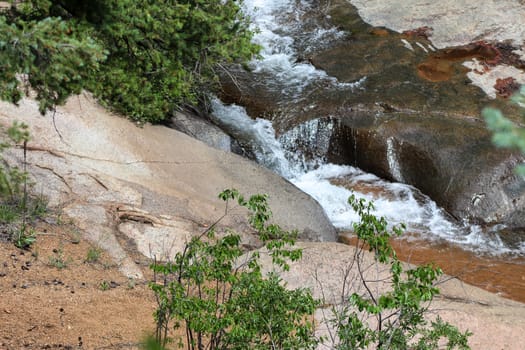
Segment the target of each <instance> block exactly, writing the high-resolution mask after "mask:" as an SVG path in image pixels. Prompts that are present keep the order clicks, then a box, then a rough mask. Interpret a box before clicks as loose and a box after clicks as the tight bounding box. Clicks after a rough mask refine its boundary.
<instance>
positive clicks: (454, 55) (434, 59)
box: [417, 41, 502, 82]
mask: <svg viewBox="0 0 525 350" xmlns="http://www.w3.org/2000/svg"><path fill="white" fill-rule="evenodd" d="M472 58H477V59H479V60H481V61H482V62H483V63H484V64H485V65H486V66H493V65H496V64H498V63H500V62H501V61H502V54H501V52H500V51H499V50H498V48H497V47H495V46H493V45H491V44H489V43H486V42H484V41H478V42H475V43H472V44H468V45H463V46H458V47H453V48H449V49H444V50H440V51H438V52H436V53H433V54H431V55H429V56H428V58H427V59H426V60H425V61H424V62H422V63H421V64H419V65H418V66H417V73H418V75H419V76H420V77H421V78H423V79H425V80H429V81H432V82H439V81H446V80H449V79H450V78H451V77H452V75H453V73H454V67H453V64H454V63H455V62H459V61H465V60H469V59H472Z"/></svg>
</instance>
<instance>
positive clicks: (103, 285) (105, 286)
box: [98, 281, 111, 291]
mask: <svg viewBox="0 0 525 350" xmlns="http://www.w3.org/2000/svg"><path fill="white" fill-rule="evenodd" d="M98 287H99V289H100V290H101V291H106V290H109V289H110V288H111V285H110V284H109V282H108V281H102V282H100V285H99V286H98Z"/></svg>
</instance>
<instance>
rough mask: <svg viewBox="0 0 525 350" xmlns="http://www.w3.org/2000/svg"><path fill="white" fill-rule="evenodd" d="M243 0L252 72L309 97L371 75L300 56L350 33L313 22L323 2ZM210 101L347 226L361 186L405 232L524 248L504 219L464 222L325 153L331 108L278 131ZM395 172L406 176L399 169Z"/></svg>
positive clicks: (392, 156) (519, 251)
mask: <svg viewBox="0 0 525 350" xmlns="http://www.w3.org/2000/svg"><path fill="white" fill-rule="evenodd" d="M244 6H245V9H244V11H245V12H246V13H247V14H248V15H249V16H250V18H251V19H252V21H253V27H254V29H255V28H256V29H257V34H256V36H255V38H254V41H255V42H256V43H258V44H259V45H261V47H262V53H261V58H259V59H257V60H254V61H252V62H251V63H250V66H251V69H252V73H253V74H256V75H257V74H259V75H260V76H261V80H265V81H267V83H268V84H273V85H272V86H273V87H274V88H275V89H279V91H280V93H282V94H283V95H285V96H286V97H287V99H288V100H291V101H293V100H301V99H304V97H303V96H301V93H302V92H303V91H304V90H305V89H306V88H307V87H308V86H309V85H312V84H318V83H319V82H320V81H322V82H323V83H324V84H331V85H333V86H334V87H335V88H340V89H345V90H347V91H348V93H352V90H353V89H356V88H359V87H360V84H361V83H362V82H363V81H364V80H366V77H362V78H361V79H360V80H359V81H356V82H355V83H351V84H349V83H340V82H338V81H337V79H335V78H333V77H330V76H329V75H327V74H326V72H324V71H321V70H318V69H316V68H315V67H314V66H312V65H311V64H309V63H307V62H302V61H300V60H299V59H298V57H299V56H301V55H304V54H305V53H307V52H308V51H309V50H312V49H313V48H319V46H326V45H330V43H331V42H332V41H333V40H336V39H337V38H340V37H342V36H344V35H345V34H344V33H342V32H340V31H338V30H337V29H336V28H331V27H328V26H326V25H322V24H321V23H319V22H315V23H313V24H312V23H310V22H312V19H311V16H307V15H306V14H307V13H309V12H312V11H313V10H315V11H316V12H319V11H321V12H322V9H316V8H315V6H319V5H318V3H317V2H315V1H311V0H295V1H294V0H245V2H244ZM212 108H213V111H214V116H215V118H216V122H217V123H219V124H221V126H222V127H223V128H225V129H227V130H228V132H229V133H231V134H232V135H233V136H234V137H236V138H237V139H238V140H239V141H240V142H241V143H242V144H243V145H244V146H245V147H246V148H248V149H250V151H251V152H252V153H253V154H254V155H255V157H256V160H257V161H258V162H259V163H260V164H262V165H264V166H266V167H268V168H269V169H272V170H273V171H275V172H277V173H278V174H280V175H281V176H283V177H285V178H287V179H288V180H290V181H291V182H292V183H294V184H295V185H296V186H297V187H299V188H300V189H302V190H303V191H305V192H306V193H308V194H310V195H311V196H312V197H314V198H315V199H316V200H317V201H318V202H319V203H320V204H321V206H322V207H323V208H324V210H325V212H326V213H327V215H328V217H329V218H330V220H331V221H332V223H333V224H334V225H335V226H336V227H337V228H339V229H340V230H342V231H344V230H349V229H351V227H352V223H353V222H355V220H356V219H357V217H356V214H355V213H354V212H353V210H352V209H351V207H350V206H349V205H348V203H347V199H348V197H349V196H350V195H351V194H352V193H355V194H356V196H357V197H358V198H365V199H367V200H372V201H373V202H374V206H375V208H376V213H377V215H380V216H385V217H386V218H387V220H388V222H389V223H390V224H400V223H404V224H405V225H406V226H407V232H410V233H411V235H409V236H407V237H412V238H414V237H418V238H424V239H426V240H433V241H438V242H439V241H442V240H445V241H447V242H451V243H454V244H457V245H459V246H461V247H462V248H463V249H468V250H472V251H475V252H477V253H483V254H490V255H502V254H506V255H512V256H525V246H523V244H522V245H519V246H517V247H516V246H514V247H509V246H507V245H505V244H504V243H503V242H502V241H501V239H500V238H499V236H498V234H497V233H496V232H495V231H496V230H497V229H498V227H495V228H492V231H491V230H490V229H485V230H482V229H481V228H480V227H478V226H475V225H468V224H465V223H458V222H456V221H455V220H454V219H452V218H451V217H450V216H449V215H448V214H447V213H446V212H445V211H444V210H442V209H441V208H439V207H438V206H437V205H436V203H434V202H433V201H432V200H431V199H430V198H428V197H427V196H425V195H423V194H422V193H420V192H419V191H418V190H417V189H415V188H413V187H411V186H408V185H404V184H402V183H392V182H388V181H385V180H382V179H380V178H378V177H376V176H374V175H372V174H367V173H365V172H363V171H361V170H360V169H358V168H355V167H352V166H349V165H335V164H328V163H327V162H326V160H325V157H324V156H325V155H326V153H327V151H328V147H329V140H330V137H331V136H332V132H333V129H334V123H335V122H334V121H330V120H328V121H327V120H326V119H321V118H322V117H325V116H319V119H314V120H310V121H308V122H305V123H303V124H301V125H299V126H297V127H295V128H293V129H291V130H288V131H286V132H285V133H283V134H281V135H279V136H278V137H277V138H276V135H275V131H274V128H273V126H272V123H271V122H270V121H268V120H266V119H256V120H253V119H252V118H251V117H250V116H249V115H248V114H247V113H246V110H245V109H244V108H243V107H241V106H237V105H229V106H226V105H224V104H223V103H222V102H221V101H220V100H218V99H215V100H214V101H213V103H212ZM298 144H300V145H301V147H300V148H299V147H297V145H298ZM305 150H306V151H305ZM306 152H308V154H305V153H306ZM396 157H397V155H396V153H395V147H390V148H389V152H388V157H387V158H388V163H389V166H390V167H391V168H392V173H393V174H394V175H395V174H396V171H395V170H396V166H397V158H396ZM398 172H399V171H398ZM394 177H395V176H394ZM395 178H396V179H398V180H400V181H402V178H401V176H398V177H395Z"/></svg>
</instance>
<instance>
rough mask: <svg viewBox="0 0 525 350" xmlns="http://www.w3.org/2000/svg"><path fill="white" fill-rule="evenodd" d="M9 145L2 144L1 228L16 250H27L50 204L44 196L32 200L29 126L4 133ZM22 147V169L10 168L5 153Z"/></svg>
mask: <svg viewBox="0 0 525 350" xmlns="http://www.w3.org/2000/svg"><path fill="white" fill-rule="evenodd" d="M5 134H6V135H7V139H8V141H5V142H2V143H0V228H1V229H2V230H3V231H4V232H9V233H10V237H9V238H10V239H11V241H12V242H13V243H14V244H15V246H17V247H19V248H23V249H28V248H30V247H31V245H32V244H33V243H34V242H35V232H34V229H33V228H32V227H31V224H32V223H33V222H34V220H35V219H38V218H40V217H42V216H43V215H45V213H46V211H47V202H46V200H45V199H44V198H43V196H36V197H35V196H30V195H29V187H30V186H31V184H30V183H29V180H28V174H27V169H26V165H27V142H28V141H29V131H28V126H27V125H26V124H24V123H18V122H16V121H15V122H14V123H13V125H12V126H11V127H10V128H8V129H7V131H6V132H5ZM16 145H22V149H23V169H19V168H18V167H16V166H9V165H8V163H7V161H6V160H5V159H4V158H3V151H5V150H6V149H7V148H9V147H13V146H16Z"/></svg>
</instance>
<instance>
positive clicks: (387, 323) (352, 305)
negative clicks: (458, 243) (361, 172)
mask: <svg viewBox="0 0 525 350" xmlns="http://www.w3.org/2000/svg"><path fill="white" fill-rule="evenodd" d="M348 202H349V204H350V205H351V206H352V208H353V209H354V210H355V211H356V212H357V213H358V214H359V217H360V221H359V222H357V223H355V224H354V232H355V234H356V235H357V238H358V241H357V251H356V254H355V259H354V261H353V262H352V263H353V264H355V265H354V266H357V270H358V279H359V283H360V284H361V285H362V287H363V290H364V292H363V293H357V292H354V293H352V294H351V295H344V296H343V303H342V304H341V305H337V306H334V307H333V308H332V312H333V315H334V317H333V319H331V320H330V322H331V324H332V326H333V327H334V329H335V330H336V333H337V337H333V340H334V341H335V342H336V347H335V348H336V349H339V350H350V349H352V350H354V349H369V348H374V349H385V350H386V349H418V350H431V349H432V350H434V349H439V348H440V347H439V346H441V345H442V343H443V342H446V348H447V349H462V350H463V349H469V346H468V337H469V335H470V334H471V333H469V332H468V331H467V332H465V333H461V332H460V331H459V330H458V329H457V328H456V327H455V326H452V325H450V324H448V323H445V322H443V321H442V320H441V319H440V318H439V317H438V318H437V320H436V321H434V322H431V323H430V325H429V324H428V321H427V320H426V318H425V315H426V313H427V311H428V307H429V305H430V302H431V301H432V300H433V298H434V296H435V295H437V294H438V293H439V290H438V288H437V287H436V285H435V284H436V282H437V281H438V277H439V276H440V275H441V274H442V271H441V269H439V268H436V267H434V266H432V265H424V266H418V267H415V268H411V269H408V270H405V268H404V267H403V265H402V263H401V262H400V261H399V259H398V258H397V256H396V253H395V251H394V249H393V248H392V246H391V244H390V242H389V239H390V238H391V237H392V236H396V235H400V234H401V232H402V229H403V227H402V226H401V227H393V228H392V233H390V232H389V231H388V224H387V222H386V220H385V218H383V217H380V218H378V217H377V216H375V215H373V214H371V211H372V210H373V208H374V207H373V204H372V203H368V202H366V201H365V200H363V199H361V200H357V199H356V197H355V196H353V195H352V196H351V197H350V198H349V200H348ZM365 250H369V251H370V252H372V253H373V254H374V259H375V261H376V265H378V264H381V265H386V266H388V267H389V276H388V277H387V278H386V279H385V278H382V279H380V280H374V278H369V277H368V278H367V277H365V276H364V272H365V269H366V268H367V267H365V266H364V263H363V261H364V260H363V253H364V251H365ZM377 283H381V284H387V285H389V286H390V289H389V290H388V291H385V292H383V293H380V292H378V290H379V288H376V285H377ZM370 320H373V321H372V322H370ZM336 338H337V340H336Z"/></svg>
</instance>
